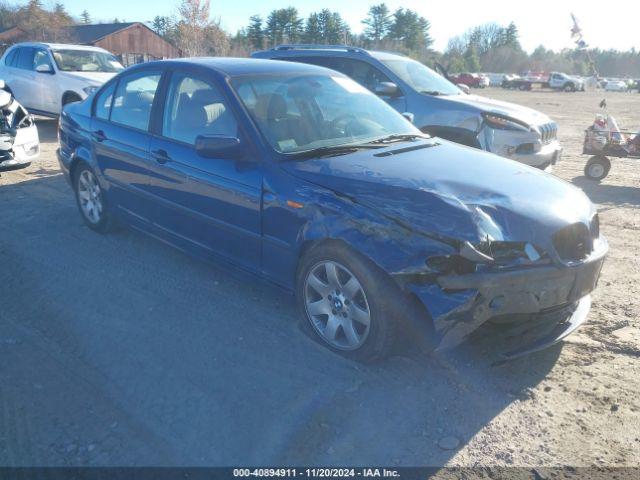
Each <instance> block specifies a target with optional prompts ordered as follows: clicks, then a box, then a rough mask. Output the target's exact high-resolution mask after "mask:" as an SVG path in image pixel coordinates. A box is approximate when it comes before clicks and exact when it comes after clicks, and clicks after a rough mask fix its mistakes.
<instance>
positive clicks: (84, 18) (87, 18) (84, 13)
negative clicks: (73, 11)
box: [80, 10, 91, 24]
mask: <svg viewBox="0 0 640 480" xmlns="http://www.w3.org/2000/svg"><path fill="white" fill-rule="evenodd" d="M80 22H81V23H85V24H88V23H91V16H90V15H89V12H87V11H86V10H83V11H82V13H81V14H80Z"/></svg>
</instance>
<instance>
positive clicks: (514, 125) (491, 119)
mask: <svg viewBox="0 0 640 480" xmlns="http://www.w3.org/2000/svg"><path fill="white" fill-rule="evenodd" d="M482 118H484V121H485V123H486V124H487V125H489V126H490V127H491V128H495V129H497V130H515V131H520V132H528V131H529V130H530V128H529V125H527V124H526V123H524V122H521V121H519V120H516V119H515V118H511V117H507V116H506V115H500V114H498V113H490V112H484V113H482Z"/></svg>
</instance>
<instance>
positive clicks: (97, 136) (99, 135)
mask: <svg viewBox="0 0 640 480" xmlns="http://www.w3.org/2000/svg"><path fill="white" fill-rule="evenodd" d="M91 136H92V137H93V139H94V140H95V141H96V142H104V141H105V140H106V139H107V136H106V135H105V134H104V132H103V131H102V130H96V131H95V132H93V133H92V134H91Z"/></svg>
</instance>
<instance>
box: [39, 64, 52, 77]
mask: <svg viewBox="0 0 640 480" xmlns="http://www.w3.org/2000/svg"><path fill="white" fill-rule="evenodd" d="M36 72H38V73H49V74H52V75H53V73H54V72H53V67H52V66H51V65H49V64H48V63H41V64H40V65H38V66H37V67H36Z"/></svg>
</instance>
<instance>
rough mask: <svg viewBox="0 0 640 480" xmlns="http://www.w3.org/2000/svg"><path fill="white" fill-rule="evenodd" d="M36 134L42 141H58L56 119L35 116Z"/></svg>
mask: <svg viewBox="0 0 640 480" xmlns="http://www.w3.org/2000/svg"><path fill="white" fill-rule="evenodd" d="M36 124H37V125H38V136H39V138H40V142H42V143H58V119H57V118H47V117H36Z"/></svg>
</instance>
